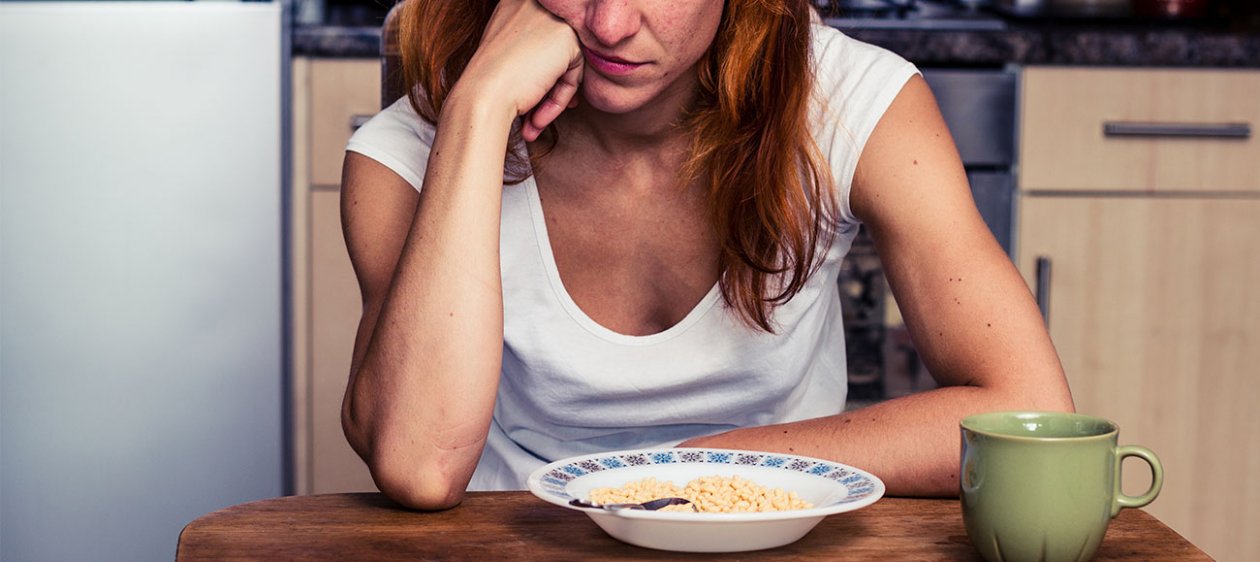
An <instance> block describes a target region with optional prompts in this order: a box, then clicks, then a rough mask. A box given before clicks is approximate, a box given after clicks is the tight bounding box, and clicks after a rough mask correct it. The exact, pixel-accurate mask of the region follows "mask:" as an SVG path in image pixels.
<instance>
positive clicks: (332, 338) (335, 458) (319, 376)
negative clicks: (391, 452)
mask: <svg viewBox="0 0 1260 562" xmlns="http://www.w3.org/2000/svg"><path fill="white" fill-rule="evenodd" d="M339 199H340V192H339V191H337V190H335V189H316V190H313V191H311V221H310V224H311V242H310V248H311V277H310V278H311V310H310V319H311V331H310V336H311V342H310V381H309V388H310V392H309V393H308V399H309V400H310V404H309V406H308V408H309V410H308V411H309V412H310V422H309V423H310V429H311V431H310V443H309V447H310V458H309V460H308V462H309V463H310V464H309V467H308V470H309V474H310V493H314V494H323V493H332V492H360V491H376V486H375V485H374V484H373V483H372V477H371V475H370V474H369V473H368V469H367V465H365V464H364V463H363V461H362V460H361V459H360V458H359V456H358V455H357V454H355V452H354V450H353V449H351V448H350V444H349V443H347V442H346V438H345V435H344V434H343V433H342V430H341V399H342V396H344V395H345V392H346V382H347V380H348V377H349V374H350V356H351V354H352V352H353V350H354V336H355V331H356V330H357V328H358V325H359V317H360V316H361V315H362V310H363V305H362V302H361V299H360V297H359V283H358V280H357V279H356V278H355V276H354V270H353V269H352V268H351V266H350V256H349V254H348V253H347V251H346V244H345V241H344V238H343V236H342V233H341V215H340V210H339V209H340V204H339Z"/></svg>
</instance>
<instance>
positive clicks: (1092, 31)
mask: <svg viewBox="0 0 1260 562" xmlns="http://www.w3.org/2000/svg"><path fill="white" fill-rule="evenodd" d="M844 32H845V33H847V34H848V35H850V36H852V37H855V38H857V39H860V40H862V41H866V42H868V43H874V44H876V45H881V46H883V47H886V48H888V49H890V50H892V51H894V52H896V53H899V54H900V55H902V56H904V57H906V58H907V59H909V60H910V61H912V62H914V63H915V64H918V65H921V66H953V65H962V66H992V65H1003V64H1008V63H1014V64H1063V65H1097V66H1101V65H1109V66H1171V67H1199V66H1203V67H1207V66H1211V67H1249V68H1260V32H1257V31H1233V30H1217V29H1212V28H1207V27H1202V26H1197V27H1196V26H1181V27H1176V26H1153V25H1146V26H1138V25H1130V26H1123V25H1116V24H1112V25H1092V26H1091V25H1084V24H1078V25H1061V24H1059V25H1052V24H1041V25H1038V24H1023V23H1012V24H1010V25H1008V26H1007V28H1006V29H1002V30H924V29H844ZM380 41H381V37H380V28H378V27H343V26H296V27H295V28H294V31H293V54H294V55H296V56H314V57H336V58H351V57H357V58H375V57H377V56H379V50H380Z"/></svg>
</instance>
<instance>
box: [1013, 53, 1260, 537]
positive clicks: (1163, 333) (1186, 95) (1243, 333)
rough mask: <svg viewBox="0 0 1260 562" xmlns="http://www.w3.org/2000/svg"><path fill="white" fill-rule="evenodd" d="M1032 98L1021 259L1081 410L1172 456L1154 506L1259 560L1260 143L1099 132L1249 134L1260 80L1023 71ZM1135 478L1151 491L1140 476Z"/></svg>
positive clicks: (1200, 73)
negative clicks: (1044, 267)
mask: <svg viewBox="0 0 1260 562" xmlns="http://www.w3.org/2000/svg"><path fill="white" fill-rule="evenodd" d="M1022 90H1023V91H1022V107H1023V114H1022V118H1021V131H1022V132H1021V139H1020V140H1021V142H1020V160H1021V174H1020V179H1019V186H1020V197H1019V207H1020V210H1019V218H1018V221H1019V226H1018V242H1017V248H1018V250H1017V262H1018V264H1019V266H1020V269H1021V271H1022V272H1023V273H1024V275H1025V278H1026V279H1027V281H1028V282H1029V284H1030V286H1032V287H1034V290H1035V291H1040V292H1042V293H1043V294H1045V295H1046V296H1047V297H1048V309H1047V310H1048V322H1049V327H1050V334H1051V336H1052V338H1053V340H1054V343H1055V347H1056V348H1057V349H1058V352H1059V355H1060V358H1061V359H1062V361H1063V366H1064V369H1065V370H1066V372H1067V375H1068V379H1069V383H1070V385H1071V387H1072V392H1073V396H1074V398H1075V400H1076V407H1077V410H1078V411H1080V412H1082V413H1087V414H1094V415H1099V416H1103V417H1106V418H1109V419H1112V420H1114V421H1115V422H1117V423H1118V424H1119V426H1120V428H1121V431H1120V441H1121V444H1130V443H1135V444H1141V445H1145V446H1147V447H1149V448H1151V449H1152V450H1154V451H1155V452H1156V454H1158V455H1159V457H1160V458H1161V459H1162V461H1163V464H1164V469H1165V481H1164V487H1163V492H1162V493H1161V494H1160V496H1159V498H1158V499H1157V500H1155V502H1154V503H1153V504H1151V505H1150V506H1149V507H1147V508H1145V509H1147V510H1148V511H1149V512H1151V513H1152V514H1154V515H1155V516H1157V517H1158V518H1159V519H1160V520H1162V521H1164V522H1165V523H1167V524H1168V525H1169V526H1171V527H1172V528H1173V529H1175V530H1177V531H1178V532H1179V533H1181V534H1182V535H1184V536H1185V537H1186V538H1188V539H1189V540H1190V541H1191V542H1193V543H1195V544H1196V545H1200V546H1201V547H1202V548H1203V549H1204V550H1206V551H1207V552H1208V553H1209V554H1211V555H1212V556H1213V557H1215V558H1217V559H1220V560H1257V559H1260V535H1257V534H1256V533H1255V529H1257V528H1260V480H1258V479H1257V478H1256V475H1257V474H1260V417H1257V416H1256V415H1255V414H1254V413H1252V412H1253V410H1254V409H1255V406H1256V405H1257V402H1258V401H1260V400H1258V398H1257V397H1258V396H1260V393H1258V392H1257V391H1260V292H1257V290H1256V287H1257V286H1260V146H1258V144H1257V141H1256V139H1255V138H1246V137H1242V136H1241V135H1239V136H1228V135H1223V136H1202V137H1185V136H1174V137H1157V136H1156V137H1152V136H1118V137H1117V136H1112V137H1109V136H1106V135H1105V134H1104V126H1105V125H1104V124H1105V123H1107V122H1113V123H1138V124H1145V125H1149V124H1158V125H1160V126H1161V127H1162V126H1165V125H1167V126H1170V127H1164V128H1165V129H1166V130H1174V131H1175V130H1177V129H1178V127H1183V130H1184V127H1185V126H1187V125H1195V126H1200V125H1207V126H1210V127H1215V128H1216V129H1215V130H1218V131H1219V130H1224V129H1220V128H1219V126H1220V125H1222V124H1234V125H1243V124H1250V125H1251V126H1253V127H1254V125H1255V124H1256V123H1260V101H1257V100H1260V72H1255V71H1250V72H1244V71H1223V70H1222V71H1216V70H1212V71H1208V70H1165V69H1142V70H1132V69H1106V68H1070V69H1069V68H1028V69H1025V72H1024V73H1023V83H1022ZM1236 128H1237V127H1236ZM1039 260H1041V261H1042V263H1043V264H1049V273H1050V275H1049V278H1048V279H1046V278H1042V279H1041V280H1040V282H1041V283H1043V285H1041V286H1038V279H1037V277H1038V276H1037V268H1038V261H1039ZM1125 470H1126V472H1125V474H1124V489H1125V490H1126V492H1128V493H1130V494H1133V493H1138V492H1140V491H1141V490H1144V489H1145V487H1146V485H1147V484H1148V483H1149V476H1148V471H1147V469H1146V468H1145V466H1144V465H1143V464H1142V463H1141V462H1136V461H1132V462H1130V463H1126V465H1125Z"/></svg>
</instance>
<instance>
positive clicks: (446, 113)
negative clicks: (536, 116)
mask: <svg viewBox="0 0 1260 562" xmlns="http://www.w3.org/2000/svg"><path fill="white" fill-rule="evenodd" d="M483 91H484V90H483V89H481V88H477V87H467V86H465V87H463V88H461V87H460V84H458V83H457V84H456V85H455V87H454V88H452V89H451V92H450V94H449V95H447V96H446V100H445V101H444V102H443V103H442V112H441V115H440V116H439V117H438V120H439V122H440V123H441V124H447V125H450V124H453V123H463V124H464V126H465V127H469V128H473V129H480V128H481V127H491V128H493V129H498V128H502V130H503V131H507V130H509V129H510V128H511V127H512V121H514V120H515V119H516V118H517V114H516V109H515V108H514V107H512V106H511V105H510V104H507V103H503V102H496V101H495V100H494V99H492V98H491V97H490V96H486V95H478V94H479V93H480V92H483ZM493 129H492V130H493Z"/></svg>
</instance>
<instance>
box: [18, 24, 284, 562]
mask: <svg viewBox="0 0 1260 562" xmlns="http://www.w3.org/2000/svg"><path fill="white" fill-rule="evenodd" d="M284 14H285V9H284V5H282V4H279V3H224V2H214V3H202V2H194V3H175V2H170V3H167V2H133V3H115V2H90V3H69V2H34V3H22V2H16V3H15V2H2V3H0V560H3V561H4V562H29V561H43V560H49V561H54V560H55V561H103V562H111V561H128V562H133V561H146V560H171V559H173V558H174V555H175V546H176V542H177V540H178V536H179V532H180V530H181V529H182V528H183V526H184V525H185V524H187V523H188V522H189V521H191V520H192V519H194V518H196V517H197V516H199V515H202V514H204V513H207V512H210V511H213V510H216V509H219V508H223V507H226V506H229V505H233V504H236V503H240V502H245V501H249V500H255V499H260V498H267V497H274V496H278V495H282V494H283V493H285V491H286V486H287V485H286V479H287V477H286V474H287V469H286V462H287V461H286V459H287V456H286V446H287V438H286V436H285V435H286V434H285V421H284V420H285V419H286V417H285V395H286V394H285V384H286V382H285V381H286V377H285V369H286V364H287V360H286V358H285V353H284V348H285V342H286V336H285V334H286V325H285V321H284V318H285V317H286V315H285V311H284V307H285V301H284V295H285V289H284V286H285V285H284V284H285V282H286V279H285V274H284V270H285V267H284V261H285V251H284V244H285V240H284V234H283V233H284V226H285V219H284V217H283V210H284V209H285V207H286V206H285V203H284V197H285V195H284V193H285V191H284V190H283V189H282V188H283V185H284V182H285V177H284V176H285V172H284V170H285V169H286V168H285V166H286V164H285V162H286V157H285V153H284V149H285V146H286V142H285V138H284V135H285V132H284V131H285V130H286V127H285V125H284V122H283V121H284V116H285V113H286V110H285V107H286V104H287V102H286V101H285V94H286V92H285V81H286V80H285V71H284V69H285V68H286V67H287V62H288V55H287V42H286V37H287V32H286V24H285V16H284Z"/></svg>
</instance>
